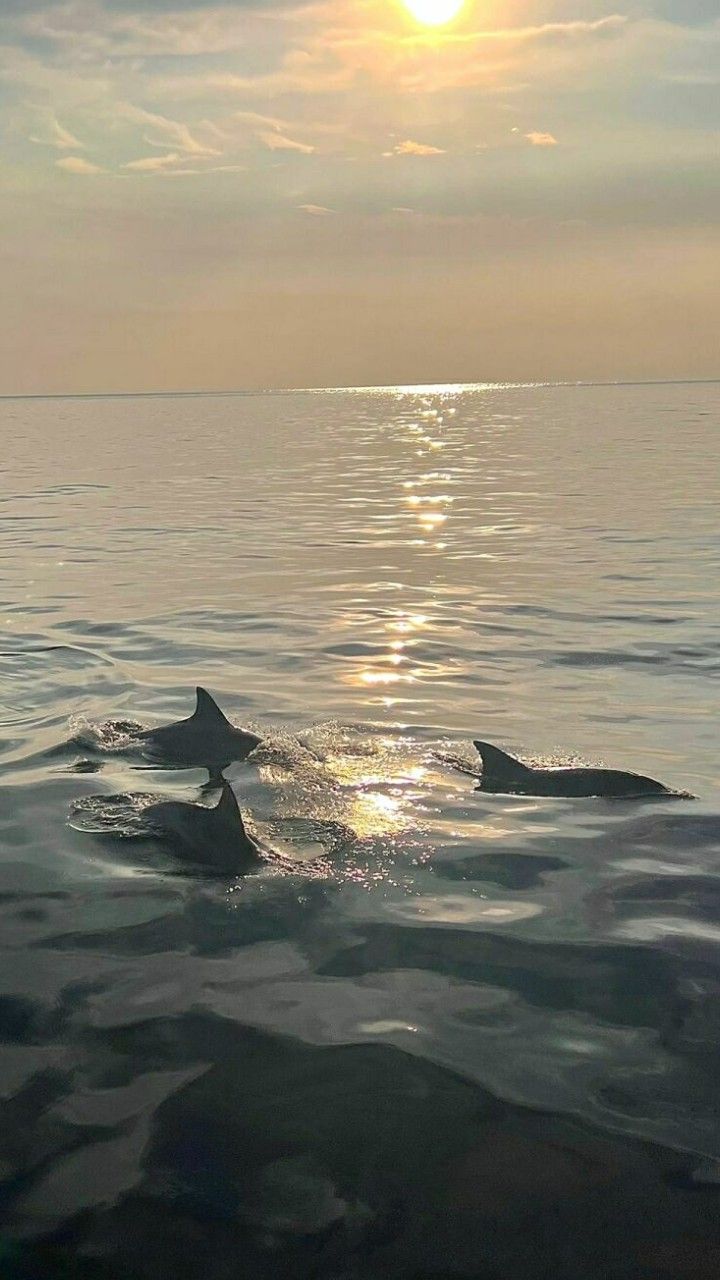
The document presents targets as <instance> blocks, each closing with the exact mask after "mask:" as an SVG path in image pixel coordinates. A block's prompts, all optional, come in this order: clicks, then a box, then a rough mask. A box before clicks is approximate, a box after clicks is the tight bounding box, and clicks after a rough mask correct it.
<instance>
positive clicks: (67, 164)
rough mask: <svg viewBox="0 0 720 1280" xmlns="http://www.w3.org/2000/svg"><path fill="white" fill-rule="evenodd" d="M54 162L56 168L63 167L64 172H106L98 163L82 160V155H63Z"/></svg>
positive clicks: (85, 173)
mask: <svg viewBox="0 0 720 1280" xmlns="http://www.w3.org/2000/svg"><path fill="white" fill-rule="evenodd" d="M55 164H56V165H57V167H58V169H64V170H65V172H66V173H79V174H82V175H84V176H85V175H87V176H89V175H91V174H93V173H105V172H106V170H105V169H101V168H100V166H99V165H97V164H91V163H90V161H89V160H83V158H82V156H63V157H62V159H61V160H56V161H55Z"/></svg>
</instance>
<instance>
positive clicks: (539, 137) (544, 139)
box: [525, 131, 560, 147]
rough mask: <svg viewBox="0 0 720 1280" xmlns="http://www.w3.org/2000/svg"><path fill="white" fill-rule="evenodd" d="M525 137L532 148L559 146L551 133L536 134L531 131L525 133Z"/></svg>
mask: <svg viewBox="0 0 720 1280" xmlns="http://www.w3.org/2000/svg"><path fill="white" fill-rule="evenodd" d="M525 137H526V138H527V140H528V142H531V143H532V145H533V146H534V147H557V146H559V145H560V144H559V142H558V140H557V138H554V137H553V135H552V134H551V133H537V132H535V131H531V132H530V133H526V134H525Z"/></svg>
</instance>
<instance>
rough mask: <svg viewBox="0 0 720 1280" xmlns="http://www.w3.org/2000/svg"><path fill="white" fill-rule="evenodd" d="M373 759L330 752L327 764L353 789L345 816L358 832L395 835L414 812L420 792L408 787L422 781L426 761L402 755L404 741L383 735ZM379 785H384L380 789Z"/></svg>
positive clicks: (402, 828)
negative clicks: (413, 808) (413, 759)
mask: <svg viewBox="0 0 720 1280" xmlns="http://www.w3.org/2000/svg"><path fill="white" fill-rule="evenodd" d="M378 747H379V749H378V751H377V752H376V753H375V754H374V755H373V756H372V759H371V761H368V759H367V757H366V756H365V757H363V756H351V755H337V756H332V755H331V756H328V757H327V759H326V762H325V763H326V767H327V769H328V771H329V773H330V774H331V775H332V777H333V778H334V779H335V781H336V782H339V783H340V785H341V786H343V787H346V788H347V790H348V792H349V793H350V794H349V796H348V800H347V808H346V810H345V820H346V821H347V824H348V826H350V827H352V829H353V831H354V832H355V833H356V835H358V836H360V837H361V838H363V837H367V836H379V835H392V834H395V833H397V832H399V831H403V830H405V829H406V828H407V827H408V826H410V824H411V821H416V816H415V817H414V816H413V813H412V805H413V803H414V802H415V801H416V800H417V797H418V793H417V791H416V790H415V789H414V788H413V789H412V790H411V789H410V787H409V784H411V783H419V782H421V781H422V780H423V779H424V777H425V775H426V773H427V768H426V766H425V765H422V764H418V763H417V762H411V761H409V760H408V759H407V758H405V759H403V755H402V742H401V741H398V740H396V739H394V738H388V739H383V741H382V742H381V743H380V744H378ZM380 788H383V789H382V790H380Z"/></svg>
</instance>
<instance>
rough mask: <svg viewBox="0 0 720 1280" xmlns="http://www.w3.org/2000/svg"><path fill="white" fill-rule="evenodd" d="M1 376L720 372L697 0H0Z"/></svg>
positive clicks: (76, 387)
mask: <svg viewBox="0 0 720 1280" xmlns="http://www.w3.org/2000/svg"><path fill="white" fill-rule="evenodd" d="M0 280H1V281H2V293H1V295H0V296H1V298H2V302H1V305H0V394H26V393H27V394H34V393H40V394H43V393H61V392H70V393H73V392H100V391H140V390H150V391H152V390H157V391H163V390H205V389H209V390H212V389H216V390H232V389H255V388H265V387H268V388H270V387H273V388H274V387H292V386H301V387H306V386H358V385H387V384H397V383H402V384H406V383H413V384H414V383H420V382H433V383H438V382H441V383H446V382H455V381H460V382H476V381H480V382H482V381H490V382H502V381H521V382H523V381H554V380H561V381H564V380H570V381H574V380H590V381H592V380H610V381H613V380H616V379H621V380H622V379H628V380H634V379H638V380H645V379H648V380H650V379H663V378H710V377H720V338H719V335H720V7H719V5H718V0H465V3H464V4H463V6H462V8H461V9H460V12H459V14H458V15H457V17H456V18H455V19H454V20H452V21H450V22H448V23H447V24H446V25H443V26H436V27H432V28H431V27H427V26H425V25H423V24H422V23H421V22H419V21H418V20H417V19H416V18H415V17H414V16H413V14H412V13H411V12H410V11H409V10H408V9H407V8H406V7H405V5H404V3H402V0H316V2H312V0H311V2H310V3H305V2H303V0H297V2H295V3H293V0H239V2H238V3H228V4H216V3H212V2H211V0H206V2H205V3H203V2H202V0H67V2H64V3H45V2H43V0H0Z"/></svg>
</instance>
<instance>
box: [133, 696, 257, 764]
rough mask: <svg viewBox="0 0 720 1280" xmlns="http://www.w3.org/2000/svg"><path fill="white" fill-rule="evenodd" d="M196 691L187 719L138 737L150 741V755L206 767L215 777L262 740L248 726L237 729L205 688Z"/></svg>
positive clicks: (175, 762) (247, 754)
mask: <svg viewBox="0 0 720 1280" xmlns="http://www.w3.org/2000/svg"><path fill="white" fill-rule="evenodd" d="M195 693H196V695H197V703H196V706H195V710H194V712H193V714H192V715H191V716H188V718H187V720H178V722H177V724H168V725H164V726H163V727H162V728H160V729H146V730H144V732H143V733H141V734H140V735H139V737H140V738H141V739H142V740H143V741H144V742H147V743H148V744H149V748H150V749H149V752H148V753H147V754H148V755H149V756H150V757H151V758H153V759H159V760H161V761H167V762H168V763H170V764H173V765H176V766H178V765H180V766H184V767H186V768H202V769H207V770H208V772H209V773H210V774H211V776H213V775H214V776H217V775H219V774H220V773H221V771H222V770H223V769H225V768H227V766H228V765H229V764H232V762H233V761H234V760H246V759H247V757H248V756H249V755H250V752H251V751H254V750H255V748H256V747H258V746H259V745H260V742H261V739H260V738H258V736H257V734H254V733H250V732H249V731H248V730H247V729H236V728H235V725H233V724H231V723H230V721H229V720H228V719H227V716H224V715H223V713H222V711H221V710H220V708H219V706H218V705H217V703H216V701H215V699H214V698H211V697H210V694H209V693H208V692H207V690H206V689H201V688H200V687H199V686H198V688H197V689H196V690H195Z"/></svg>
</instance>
